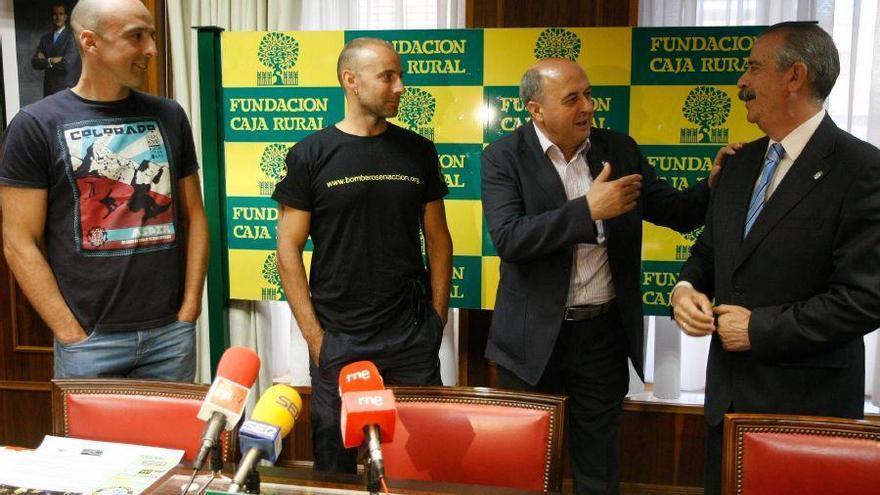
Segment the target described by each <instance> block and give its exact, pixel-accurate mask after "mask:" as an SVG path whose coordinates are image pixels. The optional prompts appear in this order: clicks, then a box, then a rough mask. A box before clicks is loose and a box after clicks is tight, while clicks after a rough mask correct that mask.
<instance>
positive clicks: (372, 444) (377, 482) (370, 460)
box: [364, 425, 385, 495]
mask: <svg viewBox="0 0 880 495" xmlns="http://www.w3.org/2000/svg"><path fill="white" fill-rule="evenodd" d="M364 433H366V436H367V456H366V460H365V462H364V474H365V475H366V478H367V491H368V492H370V494H371V495H374V494H378V493H379V490H380V489H381V486H382V485H381V483H382V479H383V478H385V461H384V459H383V458H382V447H381V439H380V436H379V427H378V426H376V425H369V426H365V427H364Z"/></svg>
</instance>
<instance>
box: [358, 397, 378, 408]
mask: <svg viewBox="0 0 880 495" xmlns="http://www.w3.org/2000/svg"><path fill="white" fill-rule="evenodd" d="M358 405H359V406H373V407H382V406H383V405H385V401H384V400H383V399H382V396H381V395H366V396H361V397H358Z"/></svg>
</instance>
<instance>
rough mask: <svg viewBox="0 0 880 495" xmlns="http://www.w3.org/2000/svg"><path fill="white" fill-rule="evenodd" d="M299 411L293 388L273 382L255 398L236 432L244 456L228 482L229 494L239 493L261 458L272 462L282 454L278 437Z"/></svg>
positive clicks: (282, 434) (283, 434)
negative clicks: (252, 407) (254, 403)
mask: <svg viewBox="0 0 880 495" xmlns="http://www.w3.org/2000/svg"><path fill="white" fill-rule="evenodd" d="M300 410H302V398H300V396H299V394H298V393H297V392H296V390H294V389H293V387H290V386H287V385H272V386H271V387H269V389H268V390H266V391H265V392H264V393H263V395H262V396H261V397H260V400H259V401H257V405H256V407H254V413H253V414H251V419H249V420H247V421H245V422H244V424H243V425H242V426H241V429H239V431H238V443H239V446H240V448H241V453H242V455H243V457H242V459H241V463H240V464H239V465H238V471H236V472H235V477H234V478H233V479H232V484H231V485H229V490H228V491H229V492H230V493H238V490H239V488H241V485H242V484H243V483H244V482H245V478H247V476H248V474H249V473H250V472H251V471H252V470H253V469H254V465H256V463H257V462H259V461H260V460H261V459H265V460H267V461H269V462H271V463H275V461H276V460H278V455H279V454H281V440H282V439H283V438H284V437H286V436H287V434H288V433H290V430H291V429H292V428H293V423H294V421H296V418H297V417H298V416H299V412H300Z"/></svg>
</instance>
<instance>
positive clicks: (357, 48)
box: [336, 38, 397, 84]
mask: <svg viewBox="0 0 880 495" xmlns="http://www.w3.org/2000/svg"><path fill="white" fill-rule="evenodd" d="M376 48H378V49H388V50H391V51H392V52H395V51H394V45H392V44H391V43H389V42H388V41H386V40H383V39H381V38H355V39H353V40H351V41H349V42H348V43H346V44H345V47H344V48H343V49H342V52H341V53H340V54H339V60H338V61H337V62H336V77H337V79H339V83H340V84H342V73H343V72H344V71H346V70H350V71H352V72H354V73H355V74H358V73H360V72H361V68H362V67H363V64H364V61H365V60H366V59H367V58H368V57H369V55H370V54H371V53H372V49H376ZM395 53H397V52H395Z"/></svg>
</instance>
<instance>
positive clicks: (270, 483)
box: [145, 466, 542, 495]
mask: <svg viewBox="0 0 880 495" xmlns="http://www.w3.org/2000/svg"><path fill="white" fill-rule="evenodd" d="M259 471H260V478H261V481H262V484H261V492H262V493H263V494H271V493H277V494H279V495H354V494H363V493H367V492H366V490H365V489H364V486H365V485H364V481H363V478H361V477H360V476H359V475H354V474H326V473H315V472H313V471H311V470H308V469H301V468H279V467H260V468H259ZM232 472H233V471H232V470H227V471H224V473H223V474H224V476H227V477H229V476H231V474H232ZM190 474H192V472H191V470H190V469H189V468H186V467H183V466H181V467H177V468H175V469H174V470H172V471H171V472H170V473H168V475H166V476H165V477H164V478H162V479H161V480H159V481H158V482H157V483H156V484H155V485H154V486H153V487H151V488H150V489H148V490H147V491H146V492H145V493H151V494H156V495H180V494H181V488H182V487H183V485H185V484H186V482H187V481H188V480H189V476H190ZM208 479H209V477H208V476H206V475H200V476H199V477H198V478H197V483H198V482H199V481H201V482H202V483H205V482H207V481H208ZM387 482H388V491H389V493H392V494H395V493H399V494H410V495H440V494H443V495H485V494H487V493H491V494H493V495H530V494H531V495H534V494H536V493H542V492H533V491H528V490H518V489H512V488H500V487H494V486H493V487H489V486H481V485H462V484H458V483H444V482H434V481H415V480H396V479H389V480H388V481H387ZM228 486H229V480H214V481H213V482H211V483H210V485H209V488H210V489H211V490H216V491H222V490H225V489H226V488H227V487H228ZM195 493H196V492H195V491H190V495H195Z"/></svg>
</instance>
